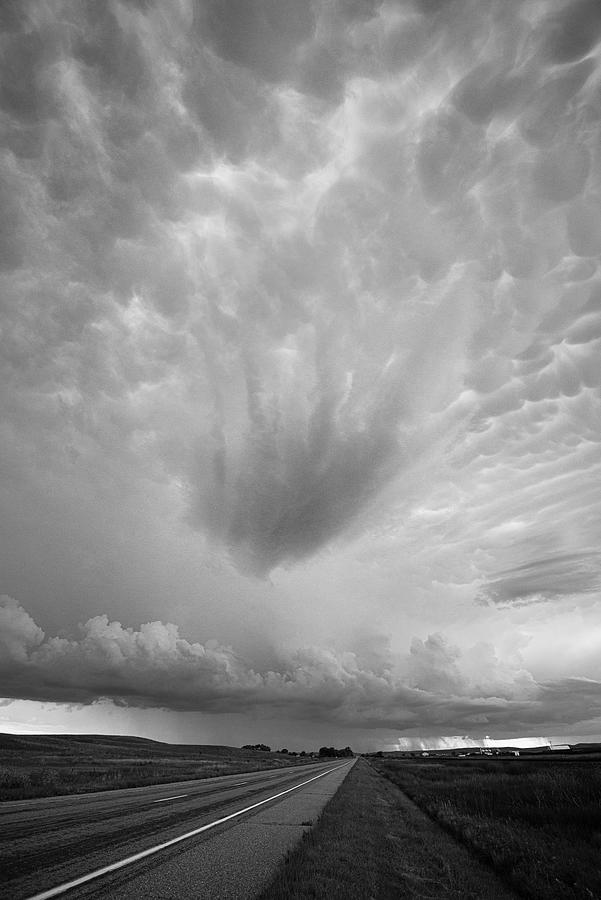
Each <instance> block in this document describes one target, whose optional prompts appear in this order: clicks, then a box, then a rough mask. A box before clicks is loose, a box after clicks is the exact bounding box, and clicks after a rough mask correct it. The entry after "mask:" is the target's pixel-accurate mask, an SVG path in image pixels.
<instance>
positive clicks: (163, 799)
mask: <svg viewBox="0 0 601 900" xmlns="http://www.w3.org/2000/svg"><path fill="white" fill-rule="evenodd" d="M187 796H188V795H187V794H176V795H175V797H161V799H160V800H153V801H152V802H153V803H165V802H166V801H167V800H179V798H180V797H187Z"/></svg>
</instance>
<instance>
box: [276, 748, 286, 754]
mask: <svg viewBox="0 0 601 900" xmlns="http://www.w3.org/2000/svg"><path fill="white" fill-rule="evenodd" d="M278 753H288V748H287V747H283V748H282V749H281V750H278Z"/></svg>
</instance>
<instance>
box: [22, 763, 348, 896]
mask: <svg viewBox="0 0 601 900" xmlns="http://www.w3.org/2000/svg"><path fill="white" fill-rule="evenodd" d="M344 765H345V763H341V765H339V766H335V767H334V768H332V769H327V771H325V772H320V773H319V775H314V776H313V778H309V779H308V780H307V781H301V783H300V784H295V785H294V787H291V788H287V789H286V790H285V791H280V793H279V794H274V795H273V796H272V797H267V798H266V799H265V800H259V802H258V803H253V804H252V806H245V807H244V809H239V810H237V812H233V813H230V814H229V816H223V818H222V819H215V821H214V822H209V824H208V825H201V826H200V828H195V829H194V831H188V832H186V834H181V835H180V836H179V837H176V838H171V840H169V841H164V842H163V843H162V844H157V845H156V846H155V847H150V848H149V849H148V850H142V851H141V852H140V853H134V854H133V856H127V857H126V858H125V859H121V860H119V862H116V863H111V865H110V866H103V868H102V869H96V871H95V872H90V873H89V874H88V875H82V876H81V877H80V878H75V879H73V881H66V882H65V884H59V885H58V886H57V887H54V888H50V890H49V891H42V893H41V894H34V895H33V896H32V897H28V898H27V900H50V898H51V897H58V896H59V895H60V894H65V893H66V892H67V891H70V890H71V889H72V888H74V887H79V885H80V884H87V882H88V881H93V880H94V879H95V878H100V876H101V875H108V873H109V872H115V871H117V869H122V868H123V867H124V866H130V865H131V864H132V863H135V862H138V860H139V859H144V858H145V857H146V856H152V855H153V853H158V852H159V850H165V849H166V848H167V847H172V846H173V845H174V844H179V843H180V842H181V841H186V840H187V839H188V838H191V837H194V836H195V835H197V834H201V833H202V832H203V831H208V830H209V829H210V828H215V826H216V825H221V824H222V823H223V822H229V821H230V819H235V818H236V817H237V816H242V815H244V813H247V812H250V810H251V809H256V808H257V807H258V806H263V805H264V804H265V803H270V802H271V800H277V799H278V797H283V796H284V794H289V793H291V791H298V789H299V788H302V787H304V786H305V785H306V784H311V782H312V781H317V779H318V778H323V777H324V775H329V774H330V773H331V772H335V771H336V770H337V769H342V767H343V766H344Z"/></svg>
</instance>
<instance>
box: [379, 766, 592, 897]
mask: <svg viewBox="0 0 601 900" xmlns="http://www.w3.org/2000/svg"><path fill="white" fill-rule="evenodd" d="M372 764H373V765H374V766H375V768H376V769H377V771H378V772H381V773H382V774H383V775H386V777H387V778H389V779H390V780H391V781H392V782H393V783H394V784H396V785H398V786H399V787H400V788H401V789H402V790H403V791H405V793H406V794H408V796H409V797H411V798H412V799H413V800H414V801H415V803H417V804H418V805H419V806H420V807H421V808H422V809H423V810H425V811H426V812H427V813H428V814H429V815H430V816H431V817H432V818H433V819H434V820H435V821H436V822H438V823H440V824H441V825H442V826H443V827H444V828H445V829H446V830H447V831H449V832H450V833H451V834H452V835H453V836H454V837H456V838H458V839H459V840H460V841H461V842H462V843H463V844H464V845H465V846H466V847H468V848H469V849H470V850H471V851H472V852H473V853H474V854H475V855H477V856H478V858H479V859H481V860H483V861H485V862H486V863H488V864H489V865H490V866H491V867H492V868H493V869H494V870H495V871H496V872H497V873H498V874H499V876H500V877H502V878H503V879H504V880H505V881H506V883H507V884H509V885H511V886H512V887H513V888H514V889H515V890H516V891H518V892H519V893H520V895H521V896H522V897H526V898H536V900H591V898H600V897H601V866H600V864H599V853H600V851H601V763H600V762H594V761H586V762H585V761H578V760H573V761H572V760H569V759H562V760H478V761H476V760H466V761H457V760H444V761H443V760H423V761H421V762H414V761H405V760H398V759H396V760H393V759H378V760H375V761H373V763H372Z"/></svg>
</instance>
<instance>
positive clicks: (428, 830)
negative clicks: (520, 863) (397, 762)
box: [258, 759, 515, 900]
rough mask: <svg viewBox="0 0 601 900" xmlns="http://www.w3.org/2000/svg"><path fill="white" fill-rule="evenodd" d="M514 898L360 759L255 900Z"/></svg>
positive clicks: (484, 868)
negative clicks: (317, 818) (314, 822)
mask: <svg viewBox="0 0 601 900" xmlns="http://www.w3.org/2000/svg"><path fill="white" fill-rule="evenodd" d="M401 897H402V898H406V900H451V898H453V900H483V898H486V900H510V898H512V900H514V898H515V894H514V893H513V892H512V891H510V890H509V889H507V888H505V887H504V885H503V884H502V883H501V882H500V881H499V880H498V879H497V877H496V876H495V875H494V873H492V872H491V871H490V870H488V869H487V868H486V867H484V866H482V865H481V864H480V863H478V862H477V861H475V860H474V859H473V858H472V857H470V855H469V853H468V852H467V851H466V850H465V848H464V847H462V846H460V845H459V844H458V843H457V842H456V841H455V840H453V838H451V837H450V836H449V835H448V834H446V833H445V832H444V831H443V830H442V829H441V828H440V827H439V826H438V825H436V824H435V823H434V822H432V821H431V819H429V818H428V817H427V816H426V815H425V814H424V813H423V812H421V810H419V809H418V808H417V807H416V806H415V805H414V804H413V803H412V802H411V801H410V800H408V799H407V798H406V797H405V796H404V795H403V794H402V793H401V791H399V790H398V788H397V787H396V786H395V785H393V784H392V783H391V782H389V781H387V780H386V779H384V778H382V777H381V776H380V775H378V774H377V773H376V772H375V771H374V770H373V769H372V768H371V767H370V766H369V765H368V763H367V762H365V760H362V759H359V760H358V761H357V763H356V764H355V766H354V767H353V768H352V770H351V771H350V773H349V774H348V775H347V777H346V779H345V780H344V782H343V783H342V785H341V787H340V788H339V790H338V791H337V793H336V794H335V795H334V797H333V798H332V799H331V800H330V802H329V803H328V804H327V806H326V807H325V809H324V811H323V813H322V815H321V817H320V818H319V820H318V822H317V824H316V825H315V827H314V828H313V829H312V830H311V831H309V832H307V833H306V834H305V835H304V836H303V839H302V841H301V842H300V843H299V845H298V846H297V847H296V848H294V849H293V850H292V851H290V853H289V854H288V856H287V857H286V860H285V862H284V864H283V865H282V866H281V867H280V869H279V871H278V872H277V873H276V875H275V877H274V880H273V881H272V882H271V884H270V885H269V886H268V887H267V888H266V889H265V890H264V891H263V893H262V894H261V895H260V897H259V898H258V900H310V898H311V900H315V898H319V900H323V898H328V900H399V898H401Z"/></svg>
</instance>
